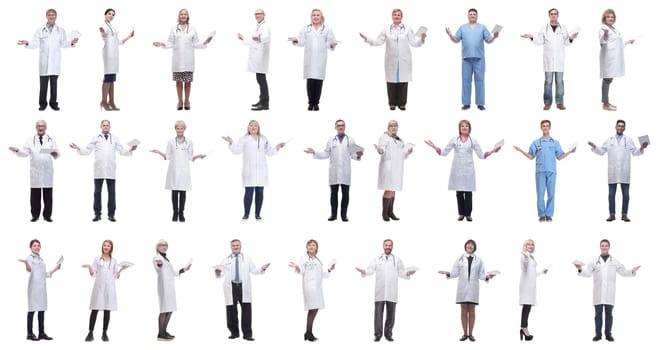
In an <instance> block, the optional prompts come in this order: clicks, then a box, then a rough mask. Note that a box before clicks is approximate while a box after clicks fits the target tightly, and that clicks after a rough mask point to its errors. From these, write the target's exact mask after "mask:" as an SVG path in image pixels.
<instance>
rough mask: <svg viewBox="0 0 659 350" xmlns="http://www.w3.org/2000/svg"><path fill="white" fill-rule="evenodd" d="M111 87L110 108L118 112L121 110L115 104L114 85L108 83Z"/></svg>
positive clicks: (109, 90) (109, 91) (109, 93)
mask: <svg viewBox="0 0 659 350" xmlns="http://www.w3.org/2000/svg"><path fill="white" fill-rule="evenodd" d="M108 85H110V88H109V89H108V106H110V108H112V110H115V111H118V110H119V108H117V106H116V105H115V104H114V83H108Z"/></svg>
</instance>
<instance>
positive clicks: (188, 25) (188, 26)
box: [176, 23, 190, 34]
mask: <svg viewBox="0 0 659 350" xmlns="http://www.w3.org/2000/svg"><path fill="white" fill-rule="evenodd" d="M176 31H177V32H182V31H183V30H182V29H181V25H180V24H178V23H177V24H176ZM185 33H186V34H188V33H190V24H187V25H186V27H185Z"/></svg>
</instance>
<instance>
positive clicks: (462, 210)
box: [455, 191, 472, 216]
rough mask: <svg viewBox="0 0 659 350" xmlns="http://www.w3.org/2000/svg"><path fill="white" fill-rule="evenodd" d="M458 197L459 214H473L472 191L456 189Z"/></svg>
mask: <svg viewBox="0 0 659 350" xmlns="http://www.w3.org/2000/svg"><path fill="white" fill-rule="evenodd" d="M455 195H456V197H457V198H458V214H460V215H464V216H471V208H472V203H471V192H470V191H456V192H455Z"/></svg>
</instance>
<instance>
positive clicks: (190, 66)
mask: <svg viewBox="0 0 659 350" xmlns="http://www.w3.org/2000/svg"><path fill="white" fill-rule="evenodd" d="M211 39H213V36H212V35H210V36H209V37H208V38H206V40H204V42H203V43H201V44H200V43H199V37H198V36H197V30H196V29H195V28H194V27H192V26H190V15H189V14H188V10H186V9H181V10H180V11H179V12H178V23H177V24H176V26H174V27H172V29H171V31H170V32H169V38H168V39H167V42H166V43H164V42H154V43H153V46H156V47H162V48H163V49H172V48H173V49H174V50H173V52H172V77H173V80H174V81H175V82H176V94H177V96H178V104H177V105H176V109H177V110H179V111H180V110H182V109H183V108H185V110H186V111H187V110H189V109H190V88H191V87H192V80H193V73H194V50H195V49H205V48H206V45H208V43H210V41H211ZM184 90H185V100H184V99H183V92H184Z"/></svg>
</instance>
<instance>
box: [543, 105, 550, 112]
mask: <svg viewBox="0 0 659 350" xmlns="http://www.w3.org/2000/svg"><path fill="white" fill-rule="evenodd" d="M550 108H551V105H545V106H544V107H542V110H543V111H548V110H549V109H550Z"/></svg>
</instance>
